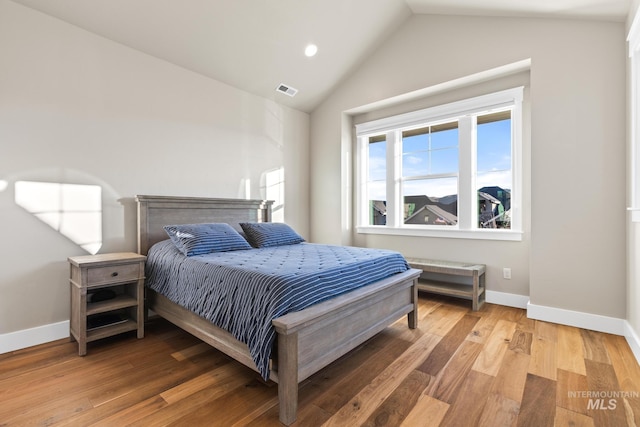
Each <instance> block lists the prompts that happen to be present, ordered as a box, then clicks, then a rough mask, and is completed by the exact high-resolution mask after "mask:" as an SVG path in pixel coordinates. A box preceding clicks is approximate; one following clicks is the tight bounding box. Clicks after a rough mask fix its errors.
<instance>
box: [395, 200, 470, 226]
mask: <svg viewBox="0 0 640 427" xmlns="http://www.w3.org/2000/svg"><path fill="white" fill-rule="evenodd" d="M457 222H458V217H457V216H455V215H453V214H452V213H450V212H447V211H445V210H444V209H442V208H441V207H439V206H437V205H432V204H429V205H424V206H422V207H421V208H420V209H418V210H417V211H415V212H414V213H413V215H411V216H410V217H408V218H407V219H405V220H404V223H405V224H423V225H424V224H428V225H455V224H456V223H457Z"/></svg>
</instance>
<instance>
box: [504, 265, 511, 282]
mask: <svg viewBox="0 0 640 427" xmlns="http://www.w3.org/2000/svg"><path fill="white" fill-rule="evenodd" d="M502 277H503V278H505V279H511V269H510V268H506V267H505V268H503V269H502Z"/></svg>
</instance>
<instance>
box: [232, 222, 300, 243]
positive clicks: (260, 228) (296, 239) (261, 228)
mask: <svg viewBox="0 0 640 427" xmlns="http://www.w3.org/2000/svg"><path fill="white" fill-rule="evenodd" d="M240 227H242V230H244V234H245V235H246V236H247V240H248V241H249V243H251V246H253V247H254V248H266V247H269V246H281V245H295V244H296V243H302V242H304V239H303V238H302V236H300V235H299V234H298V233H296V232H295V231H294V230H293V229H292V228H291V227H289V226H288V225H287V224H284V223H281V222H241V223H240Z"/></svg>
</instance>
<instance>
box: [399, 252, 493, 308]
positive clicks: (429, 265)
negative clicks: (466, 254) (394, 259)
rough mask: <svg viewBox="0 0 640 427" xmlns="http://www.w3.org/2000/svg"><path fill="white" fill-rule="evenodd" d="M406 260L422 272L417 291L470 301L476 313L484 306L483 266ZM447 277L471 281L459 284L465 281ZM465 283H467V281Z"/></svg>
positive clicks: (431, 260)
mask: <svg viewBox="0 0 640 427" xmlns="http://www.w3.org/2000/svg"><path fill="white" fill-rule="evenodd" d="M406 260H407V262H408V263H409V265H410V266H411V267H412V268H417V269H420V270H422V274H421V275H420V278H419V279H418V290H422V291H426V292H432V293H434V294H440V295H449V296H453V297H458V298H465V299H470V300H471V303H472V304H471V306H472V309H473V311H478V310H479V309H480V308H481V307H482V305H483V304H484V301H485V297H486V289H485V270H486V268H485V265H484V264H474V263H464V262H453V261H440V260H433V259H420V258H406ZM447 276H453V277H461V278H465V277H470V278H471V280H470V283H460V282H463V281H464V280H465V279H462V280H459V281H456V280H453V281H449V280H448V277H447ZM453 277H452V278H453ZM467 282H469V280H468V279H467Z"/></svg>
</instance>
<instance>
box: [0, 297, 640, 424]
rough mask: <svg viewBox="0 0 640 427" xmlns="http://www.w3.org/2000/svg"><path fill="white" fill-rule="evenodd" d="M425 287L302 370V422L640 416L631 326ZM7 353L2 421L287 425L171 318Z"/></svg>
mask: <svg viewBox="0 0 640 427" xmlns="http://www.w3.org/2000/svg"><path fill="white" fill-rule="evenodd" d="M470 306H471V304H470V302H468V301H461V300H454V299H448V298H444V297H436V296H432V295H424V294H421V296H420V322H419V328H418V329H416V330H410V329H408V328H407V326H406V320H403V321H401V322H397V323H396V324H395V325H393V326H392V327H390V328H388V329H386V330H385V331H383V332H382V333H380V334H379V335H377V336H376V337H374V338H372V339H371V340H369V341H368V342H367V343H365V344H364V345H362V346H360V347H359V348H357V349H356V350H355V351H353V352H351V353H350V354H348V355H347V356H345V357H343V358H342V359H340V360H338V361H337V362H335V363H333V364H332V365H330V366H329V367H327V368H326V369H324V370H322V371H321V372H319V373H318V374H316V375H314V376H312V377H311V378H309V379H308V380H306V381H304V382H303V384H302V385H301V388H300V406H299V411H298V421H297V422H296V424H295V425H299V426H320V425H326V426H355V425H363V426H434V427H436V426H437V427H443V426H456V427H460V426H492V427H494V426H532V427H542V426H553V425H556V426H595V427H599V426H607V427H609V426H612V427H618V426H640V367H639V366H638V364H637V362H636V360H635V359H634V357H633V354H632V353H631V350H630V349H629V346H628V345H627V343H626V341H625V339H624V338H623V337H619V336H614V335H608V334H603V333H598V332H593V331H586V330H582V329H577V328H572V327H568V326H561V325H556V324H552V323H546V322H541V321H534V320H530V319H527V318H526V316H525V312H524V310H520V309H514V308H508V307H502V306H497V305H492V304H485V306H484V307H483V309H482V310H480V311H479V312H472V311H471V310H470ZM77 351H78V347H77V343H75V342H69V341H67V340H60V341H56V342H53V343H49V344H45V345H41V346H37V347H32V348H29V349H25V350H20V351H17V352H14V353H10V354H5V355H0V426H45V425H46V426H48V425H55V426H88V425H96V426H124V425H132V426H145V427H146V426H165V425H172V426H200V425H203V426H244V425H251V426H263V425H264V426H270V425H273V426H278V425H280V423H279V422H278V399H277V388H276V387H275V386H273V385H270V384H264V383H263V382H262V381H260V380H259V379H258V376H257V374H256V373H254V372H253V371H251V370H250V369H248V368H245V367H244V366H242V365H240V364H238V363H236V362H234V361H232V360H230V359H229V358H228V357H226V356H224V355H222V354H221V353H219V352H217V351H216V350H213V349H212V348H211V347H209V346H208V345H206V344H203V343H201V342H200V341H199V340H198V339H196V338H194V337H192V336H190V335H188V334H186V333H185V332H183V331H181V330H180V329H178V328H176V327H174V326H172V325H171V324H169V323H167V322H166V321H164V320H162V319H155V320H152V321H151V322H150V323H149V324H148V325H147V328H146V336H145V338H144V339H142V340H137V339H136V338H135V334H134V333H131V334H124V335H120V336H118V337H112V338H108V339H105V340H102V341H97V342H93V343H90V344H89V345H88V353H87V356H85V357H79V356H78V355H77Z"/></svg>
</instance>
